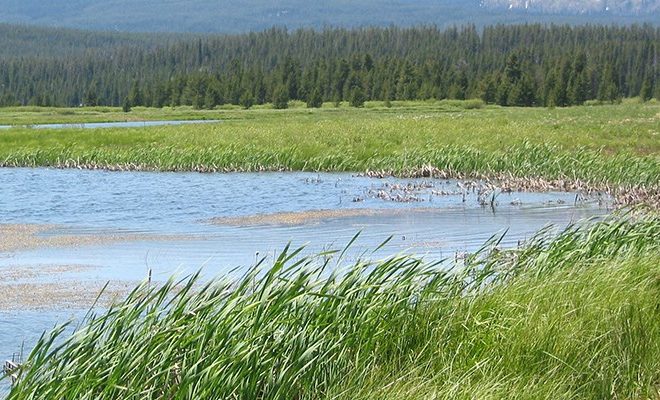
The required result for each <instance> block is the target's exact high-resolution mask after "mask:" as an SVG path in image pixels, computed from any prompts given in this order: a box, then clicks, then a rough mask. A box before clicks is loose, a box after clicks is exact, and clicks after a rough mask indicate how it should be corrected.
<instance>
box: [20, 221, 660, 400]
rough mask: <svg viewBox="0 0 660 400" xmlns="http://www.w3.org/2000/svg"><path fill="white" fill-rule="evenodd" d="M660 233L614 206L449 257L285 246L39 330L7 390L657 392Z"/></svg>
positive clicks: (473, 394) (342, 395)
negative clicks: (585, 221)
mask: <svg viewBox="0 0 660 400" xmlns="http://www.w3.org/2000/svg"><path fill="white" fill-rule="evenodd" d="M658 237H660V219H659V218H658V217H657V216H655V215H654V214H647V215H643V216H633V215H625V216H619V217H617V218H612V219H610V220H607V221H605V222H600V223H597V224H594V225H591V226H582V227H570V228H568V229H567V230H566V231H564V232H563V233H561V234H559V235H558V236H557V235H550V233H549V231H548V232H541V233H539V234H538V236H536V237H535V238H533V239H531V240H530V241H529V243H527V244H526V245H524V246H522V247H521V248H519V249H515V250H507V251H499V250H497V248H496V244H497V241H496V240H494V241H492V242H490V243H488V244H487V245H486V246H484V249H483V250H482V251H480V252H478V253H476V254H473V255H470V256H468V257H467V258H466V259H465V260H464V262H463V263H462V264H460V265H455V266H454V267H453V268H452V269H448V268H446V267H447V266H446V265H441V264H439V263H429V262H425V261H423V260H419V259H416V258H413V257H409V256H397V257H393V258H390V259H387V260H384V261H379V262H366V261H365V262H356V263H354V264H352V265H350V266H348V267H346V268H339V269H338V268H335V266H334V265H335V263H338V264H342V262H341V256H340V255H339V254H336V253H335V254H330V253H326V254H322V255H320V256H318V257H303V256H302V255H301V254H302V253H301V250H300V249H298V250H290V249H287V250H285V251H284V252H283V253H282V255H281V256H280V257H279V259H278V260H277V261H276V262H275V263H274V264H273V265H272V266H270V267H268V268H266V267H263V266H258V267H256V268H255V269H253V270H251V271H250V272H248V273H247V274H246V275H245V276H244V277H243V278H242V279H240V280H238V281H235V282H232V281H212V282H209V283H206V284H203V283H202V282H201V281H200V279H199V277H198V276H193V277H192V278H190V279H185V280H183V281H182V282H179V283H175V282H170V283H168V284H166V285H164V286H162V287H157V288H154V287H148V286H141V287H139V288H137V289H136V290H135V291H134V292H133V293H132V294H131V295H130V296H129V297H128V298H127V299H126V300H125V301H123V302H120V303H118V304H116V305H114V306H113V307H112V308H111V309H109V310H108V311H107V312H104V313H101V314H99V315H96V316H90V317H89V318H88V319H87V320H86V321H85V322H84V323H83V325H82V327H81V328H79V329H78V330H77V331H76V332H75V333H74V334H72V335H71V336H68V335H64V334H63V329H64V328H62V329H58V330H55V331H53V332H51V333H48V334H45V335H44V336H43V337H42V339H41V340H40V341H39V343H38V344H37V346H36V348H35V349H34V350H33V351H32V353H31V354H30V356H29V357H28V359H27V360H26V363H25V364H24V369H23V371H22V373H21V379H20V383H19V384H18V385H17V386H15V387H14V388H13V390H12V392H11V394H10V396H9V398H10V399H14V400H18V399H36V398H40V399H42V398H67V399H74V398H75V399H117V398H122V399H175V398H176V399H193V398H194V399H201V398H209V399H219V398H228V399H320V398H335V399H382V398H390V399H418V398H437V399H455V398H466V399H467V398H480V399H482V398H521V399H523V398H524V399H538V398H640V399H641V398H657V397H658V396H660V267H659V265H660V243H659V242H658V241H657V238H658ZM331 264H332V265H331Z"/></svg>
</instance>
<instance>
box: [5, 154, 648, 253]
mask: <svg viewBox="0 0 660 400" xmlns="http://www.w3.org/2000/svg"><path fill="white" fill-rule="evenodd" d="M0 168H52V169H78V170H85V171H106V172H151V173H159V172H163V173H190V172H195V173H202V174H207V173H210V174H214V173H221V174H228V173H267V172H292V173H293V172H303V173H346V174H351V175H352V176H355V177H368V178H373V179H385V178H402V179H420V178H428V179H438V180H441V179H452V180H458V181H465V182H466V183H467V184H468V186H472V185H473V184H475V182H474V181H480V182H479V183H480V184H481V185H482V186H485V187H486V188H487V189H488V190H491V191H492V190H501V191H502V192H505V193H512V192H520V193H546V192H551V191H560V192H575V193H577V194H580V195H582V196H594V195H596V196H601V195H607V196H611V197H612V199H614V205H615V207H616V208H624V207H630V206H648V207H650V208H652V209H656V210H658V209H660V184H659V185H657V186H647V185H622V184H609V183H590V182H588V181H587V180H583V179H570V178H545V177H536V176H516V175H514V174H513V173H510V172H495V173H482V172H470V173H465V172H459V171H453V170H447V169H442V168H438V167H435V166H432V165H424V166H420V167H416V168H410V169H407V170H405V171H396V170H394V169H380V170H366V171H364V172H356V171H341V170H304V169H303V170H297V169H292V168H283V167H274V168H271V167H265V166H258V167H256V168H253V167H248V168H226V167H223V168H220V167H217V166H213V165H211V166H206V165H197V166H194V167H192V168H161V167H157V166H153V165H146V164H139V163H128V164H102V163H82V164H81V163H77V162H75V161H72V160H71V161H66V162H63V163H59V164H56V165H32V166H30V165H14V164H7V163H6V162H4V163H3V162H0ZM0 251H1V248H0Z"/></svg>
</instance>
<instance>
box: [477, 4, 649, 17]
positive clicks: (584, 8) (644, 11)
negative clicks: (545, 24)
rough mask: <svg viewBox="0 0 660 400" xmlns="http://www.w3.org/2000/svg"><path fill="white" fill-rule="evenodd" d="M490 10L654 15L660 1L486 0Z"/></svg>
mask: <svg viewBox="0 0 660 400" xmlns="http://www.w3.org/2000/svg"><path fill="white" fill-rule="evenodd" d="M483 5H484V6H486V7H488V8H493V9H502V8H508V9H510V10H526V11H528V12H536V13H575V14H605V15H607V14H611V15H640V16H641V15H653V14H657V13H659V12H660V0H484V1H483Z"/></svg>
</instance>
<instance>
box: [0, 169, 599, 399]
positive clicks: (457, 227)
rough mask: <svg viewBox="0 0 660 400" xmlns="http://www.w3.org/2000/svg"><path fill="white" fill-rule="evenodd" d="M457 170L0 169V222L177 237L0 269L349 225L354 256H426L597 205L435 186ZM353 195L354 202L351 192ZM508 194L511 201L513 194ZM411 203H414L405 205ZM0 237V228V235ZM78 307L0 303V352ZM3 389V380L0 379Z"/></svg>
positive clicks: (204, 259)
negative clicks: (321, 216) (391, 175)
mask: <svg viewBox="0 0 660 400" xmlns="http://www.w3.org/2000/svg"><path fill="white" fill-rule="evenodd" d="M397 184H398V185H409V184H416V185H421V186H423V188H421V189H419V190H418V191H416V192H414V193H412V194H411V195H412V196H414V197H415V200H417V201H414V202H394V201H389V200H383V199H381V198H377V197H375V195H377V194H378V193H379V191H380V190H384V191H387V190H389V189H391V187H392V185H397ZM457 185H458V183H457V182H456V181H446V180H411V179H384V180H378V179H371V178H363V177H353V176H351V175H350V174H315V173H254V174H248V173H242V174H198V173H141V172H121V173H116V172H103V171H78V170H51V169H0V223H4V224H53V225H57V226H58V228H55V229H53V230H51V231H49V232H46V233H45V235H50V234H52V235H58V234H62V233H66V234H77V235H106V234H124V233H138V234H146V235H177V236H181V237H182V239H183V240H181V239H176V240H174V239H173V240H159V239H150V238H148V237H147V238H145V239H144V240H140V241H129V242H118V243H114V244H98V245H92V246H76V247H64V248H57V247H55V248H46V249H38V250H29V251H16V252H11V253H4V254H3V253H0V274H1V273H2V271H3V270H4V271H8V270H11V268H15V267H16V266H19V267H23V268H25V267H34V268H37V266H39V265H65V264H66V265H71V264H76V265H86V266H93V267H95V268H91V269H86V270H84V271H82V272H80V271H79V272H75V273H70V274H68V275H67V274H64V275H62V276H58V277H57V279H76V280H78V281H80V280H83V281H84V280H97V281H98V280H104V281H105V280H142V279H144V278H145V277H146V274H147V270H148V269H152V270H153V274H154V278H155V279H166V278H167V277H169V276H170V275H172V274H175V273H178V274H186V273H191V272H194V271H196V270H198V269H200V268H201V267H203V269H204V271H205V274H206V276H218V275H226V274H227V273H228V271H229V270H230V269H233V268H234V267H236V266H249V265H251V264H252V263H253V262H254V261H255V258H256V254H259V256H267V257H272V256H273V255H274V254H277V253H278V252H279V251H280V250H281V249H282V248H283V247H284V246H285V245H286V244H287V243H288V242H291V243H292V244H293V245H294V246H300V245H305V244H307V250H306V251H307V252H308V253H315V252H318V251H320V250H323V249H326V248H328V247H334V248H341V247H342V246H344V245H345V244H346V243H348V241H349V240H350V239H351V238H352V237H353V236H354V235H355V234H356V233H357V232H359V231H361V232H362V233H361V236H360V238H359V240H358V241H357V243H356V244H355V245H354V246H353V247H352V253H351V254H352V255H354V256H355V255H359V254H362V253H363V252H364V251H367V250H371V249H374V248H375V247H377V246H378V244H380V243H381V242H383V241H384V240H385V239H387V238H388V237H389V236H391V235H392V236H393V240H392V241H391V242H390V243H389V244H388V245H387V246H386V247H385V248H383V249H382V250H381V251H380V252H379V253H378V254H376V255H375V256H376V257H385V256H387V255H391V254H393V253H399V252H409V253H414V254H417V255H421V256H424V257H426V258H429V259H438V258H445V257H452V256H453V254H454V253H455V252H457V251H469V250H474V249H475V248H476V247H478V246H480V245H481V244H483V243H484V241H486V240H487V239H488V238H489V237H491V236H492V235H494V234H496V233H501V232H503V231H504V230H507V229H508V234H507V236H506V239H505V241H504V244H505V245H515V244H516V242H517V241H518V240H521V239H525V238H528V237H529V236H531V235H532V234H533V233H534V232H536V231H537V230H538V229H540V228H542V227H543V226H545V225H547V224H555V225H557V226H558V227H562V226H566V225H567V224H569V223H571V222H575V221H579V220H582V219H585V218H589V217H595V216H602V215H604V214H605V213H606V210H604V209H601V208H599V207H598V206H597V205H595V204H593V203H589V202H587V203H582V204H579V205H575V204H574V200H575V194H572V193H543V194H538V193H536V194H535V193H511V194H504V193H503V194H500V195H499V196H498V197H497V202H498V206H497V207H495V209H494V210H493V209H491V208H490V207H482V206H480V205H479V203H478V201H477V195H476V194H473V193H468V194H467V196H466V198H465V201H463V196H462V195H439V194H440V193H441V192H444V193H453V192H457V191H458V190H459V188H458V186H457ZM355 200H358V201H355ZM512 203H513V204H512ZM352 208H364V209H397V210H402V211H401V212H398V213H396V214H391V215H371V216H354V217H350V218H331V219H328V220H322V221H314V222H312V223H308V224H302V225H293V226H277V225H266V226H228V225H213V224H210V223H209V220H210V219H211V218H215V217H241V216H251V215H255V214H270V213H279V212H300V211H310V210H328V209H331V210H344V209H352ZM414 209H417V210H418V211H416V212H413V211H414ZM0 239H1V238H0ZM79 314H80V312H76V311H73V312H72V311H70V310H53V311H49V312H33V311H25V312H4V313H2V312H0V359H5V358H8V357H11V354H12V353H13V352H15V351H18V350H19V349H20V347H21V343H22V342H23V340H25V341H26V345H27V346H26V347H27V348H29V344H30V343H33V342H34V340H35V338H36V337H38V335H39V334H40V333H41V332H42V331H43V329H46V328H49V327H52V326H53V324H54V323H55V322H56V321H63V320H66V319H68V318H69V317H71V315H79ZM0 391H1V389H0Z"/></svg>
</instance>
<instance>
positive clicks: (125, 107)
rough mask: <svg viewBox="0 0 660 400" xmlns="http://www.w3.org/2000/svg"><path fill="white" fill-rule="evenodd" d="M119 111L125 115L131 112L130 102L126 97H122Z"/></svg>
mask: <svg viewBox="0 0 660 400" xmlns="http://www.w3.org/2000/svg"><path fill="white" fill-rule="evenodd" d="M121 109H122V111H123V112H125V113H128V112H131V101H130V100H129V99H128V96H126V97H124V101H123V103H122V106H121Z"/></svg>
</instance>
